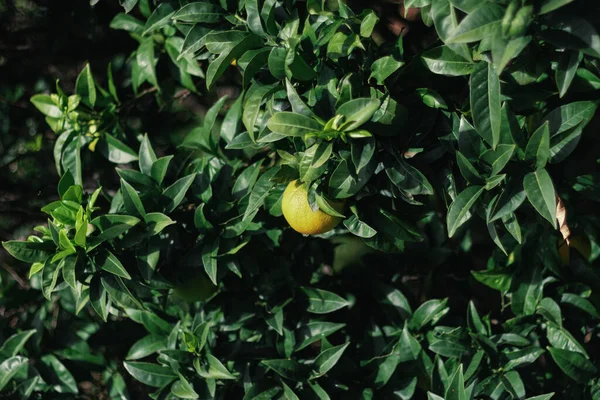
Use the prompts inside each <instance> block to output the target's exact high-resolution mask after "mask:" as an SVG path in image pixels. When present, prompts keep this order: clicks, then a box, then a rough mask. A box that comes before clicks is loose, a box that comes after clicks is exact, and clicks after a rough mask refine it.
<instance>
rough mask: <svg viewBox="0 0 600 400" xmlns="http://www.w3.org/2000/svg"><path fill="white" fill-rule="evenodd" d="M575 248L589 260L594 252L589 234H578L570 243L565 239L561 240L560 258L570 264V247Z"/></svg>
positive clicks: (559, 245)
mask: <svg viewBox="0 0 600 400" xmlns="http://www.w3.org/2000/svg"><path fill="white" fill-rule="evenodd" d="M571 248H573V249H575V250H577V251H578V252H579V254H581V256H582V257H583V258H584V259H585V260H589V258H590V254H591V253H592V245H591V243H590V240H589V239H588V238H587V236H584V235H577V236H574V237H572V238H571V239H570V244H569V245H568V244H567V242H565V241H564V240H562V239H561V240H560V241H559V243H558V254H559V256H560V260H561V261H562V263H563V264H564V265H568V264H569V263H570V261H571V255H570V249H571Z"/></svg>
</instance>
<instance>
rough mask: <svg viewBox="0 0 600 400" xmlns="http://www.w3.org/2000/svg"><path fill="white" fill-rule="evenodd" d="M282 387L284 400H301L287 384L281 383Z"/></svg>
mask: <svg viewBox="0 0 600 400" xmlns="http://www.w3.org/2000/svg"><path fill="white" fill-rule="evenodd" d="M281 385H282V386H283V396H284V397H283V399H282V400H300V397H298V396H297V395H296V393H294V391H293V390H292V389H290V387H289V386H288V385H286V384H285V382H284V381H281Z"/></svg>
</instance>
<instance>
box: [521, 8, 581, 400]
mask: <svg viewBox="0 0 600 400" xmlns="http://www.w3.org/2000/svg"><path fill="white" fill-rule="evenodd" d="M550 1H552V0H550ZM559 1H560V0H559ZM567 1H572V0H567ZM553 396H554V392H552V393H548V394H542V395H539V396H533V397H528V398H526V399H525V400H550V399H551V398H552V397H553Z"/></svg>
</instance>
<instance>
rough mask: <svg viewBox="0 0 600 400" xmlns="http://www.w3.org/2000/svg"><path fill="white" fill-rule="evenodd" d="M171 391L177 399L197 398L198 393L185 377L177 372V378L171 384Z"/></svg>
mask: <svg viewBox="0 0 600 400" xmlns="http://www.w3.org/2000/svg"><path fill="white" fill-rule="evenodd" d="M171 393H172V394H173V395H175V396H176V397H177V398H179V399H197V398H198V397H199V396H198V393H196V391H195V390H194V387H193V386H192V385H191V384H190V383H189V381H188V380H187V379H185V377H184V376H183V375H181V374H179V380H178V381H177V382H175V383H174V384H173V386H171Z"/></svg>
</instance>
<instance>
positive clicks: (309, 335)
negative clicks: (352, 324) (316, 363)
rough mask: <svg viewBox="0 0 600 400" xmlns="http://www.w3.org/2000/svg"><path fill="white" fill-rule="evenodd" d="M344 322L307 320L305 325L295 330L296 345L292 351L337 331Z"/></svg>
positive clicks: (343, 325)
mask: <svg viewBox="0 0 600 400" xmlns="http://www.w3.org/2000/svg"><path fill="white" fill-rule="evenodd" d="M345 326H346V324H340V323H334V322H321V321H316V322H309V323H308V324H306V325H303V326H301V327H300V328H299V329H298V331H297V332H296V341H297V343H298V344H297V345H296V347H295V349H294V351H300V350H302V349H304V348H306V347H307V346H310V345H311V344H312V343H314V342H316V341H318V340H321V339H324V338H326V337H327V336H329V335H331V334H332V333H334V332H337V331H339V330H340V329H342V328H343V327H345Z"/></svg>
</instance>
